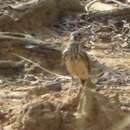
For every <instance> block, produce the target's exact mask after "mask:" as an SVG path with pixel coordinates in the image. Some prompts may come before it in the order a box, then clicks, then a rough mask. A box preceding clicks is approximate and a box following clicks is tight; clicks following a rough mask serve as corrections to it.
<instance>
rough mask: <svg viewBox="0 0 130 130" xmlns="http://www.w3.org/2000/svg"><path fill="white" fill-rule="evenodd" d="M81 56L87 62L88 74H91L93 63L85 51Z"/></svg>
mask: <svg viewBox="0 0 130 130" xmlns="http://www.w3.org/2000/svg"><path fill="white" fill-rule="evenodd" d="M80 56H81V58H82V59H83V61H84V62H85V64H86V67H87V68H88V72H89V73H90V74H91V63H90V59H89V57H88V54H87V53H86V52H85V51H81V52H80Z"/></svg>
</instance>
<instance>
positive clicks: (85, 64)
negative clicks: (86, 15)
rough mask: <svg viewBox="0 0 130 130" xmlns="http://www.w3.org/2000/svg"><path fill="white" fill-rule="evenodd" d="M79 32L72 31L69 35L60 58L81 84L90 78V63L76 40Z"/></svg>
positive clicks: (78, 37)
mask: <svg viewBox="0 0 130 130" xmlns="http://www.w3.org/2000/svg"><path fill="white" fill-rule="evenodd" d="M79 39H80V33H78V32H74V33H72V34H71V35H70V44H69V46H68V47H67V48H66V49H65V50H64V51H63V55H62V56H63V57H62V60H63V62H64V64H65V65H66V68H67V70H68V72H69V73H70V75H71V76H72V77H74V76H77V77H78V78H79V79H80V80H81V83H82V85H83V86H84V85H85V83H86V81H88V80H90V75H91V65H90V60H89V57H88V55H87V53H86V51H85V50H84V49H83V46H82V45H81V44H80V43H79V42H78V41H79Z"/></svg>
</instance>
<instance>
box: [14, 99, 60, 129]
mask: <svg viewBox="0 0 130 130" xmlns="http://www.w3.org/2000/svg"><path fill="white" fill-rule="evenodd" d="M17 121H18V122H17V123H18V124H17V123H16V124H15V125H14V126H13V127H14V128H15V129H18V130H60V125H61V121H62V120H61V114H60V112H58V111H56V107H55V106H54V105H53V104H52V103H50V102H46V101H36V102H34V103H30V104H27V105H26V106H24V109H23V110H22V111H21V113H20V117H19V119H18V120H17Z"/></svg>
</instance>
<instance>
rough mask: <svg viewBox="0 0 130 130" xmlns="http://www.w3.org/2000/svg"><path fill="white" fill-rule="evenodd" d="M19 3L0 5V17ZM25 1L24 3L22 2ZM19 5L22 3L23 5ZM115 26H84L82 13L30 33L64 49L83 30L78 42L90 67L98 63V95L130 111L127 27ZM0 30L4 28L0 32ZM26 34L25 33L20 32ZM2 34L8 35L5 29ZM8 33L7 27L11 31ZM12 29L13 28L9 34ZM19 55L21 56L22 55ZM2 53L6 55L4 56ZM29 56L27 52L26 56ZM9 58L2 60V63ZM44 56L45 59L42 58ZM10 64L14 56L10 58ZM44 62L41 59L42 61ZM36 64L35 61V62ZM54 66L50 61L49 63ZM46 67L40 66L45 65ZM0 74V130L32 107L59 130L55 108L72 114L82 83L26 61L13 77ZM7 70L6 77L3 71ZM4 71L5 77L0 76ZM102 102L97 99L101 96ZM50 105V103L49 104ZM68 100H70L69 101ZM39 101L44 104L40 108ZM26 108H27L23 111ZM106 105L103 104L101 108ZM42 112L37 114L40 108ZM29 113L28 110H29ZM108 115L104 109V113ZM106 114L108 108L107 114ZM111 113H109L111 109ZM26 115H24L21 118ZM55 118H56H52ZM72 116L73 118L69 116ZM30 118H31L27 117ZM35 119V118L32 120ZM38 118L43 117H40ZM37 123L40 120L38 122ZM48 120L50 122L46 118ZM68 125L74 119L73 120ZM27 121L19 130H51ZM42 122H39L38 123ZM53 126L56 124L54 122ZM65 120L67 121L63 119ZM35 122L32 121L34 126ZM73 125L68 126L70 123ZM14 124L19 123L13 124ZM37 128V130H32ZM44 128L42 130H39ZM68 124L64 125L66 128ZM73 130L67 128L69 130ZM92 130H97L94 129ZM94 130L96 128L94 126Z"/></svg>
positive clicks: (95, 71)
mask: <svg viewBox="0 0 130 130" xmlns="http://www.w3.org/2000/svg"><path fill="white" fill-rule="evenodd" d="M19 1H20V0H17V1H16V0H13V1H9V0H6V1H4V2H3V1H2V0H1V1H0V3H1V4H0V13H1V15H2V14H3V13H4V14H6V13H7V14H10V13H9V12H8V10H10V8H9V7H10V6H11V5H15V4H16V3H17V2H19ZM21 1H23V2H26V1H27V0H21ZM21 1H20V2H21ZM119 24H120V25H121V26H120V27H119V28H118V27H117V26H116V24H114V23H111V24H110V23H99V22H91V23H88V22H87V21H85V19H84V18H83V17H82V13H78V14H76V15H73V16H72V15H71V16H65V17H62V19H60V20H59V21H58V23H57V22H56V23H55V24H54V25H53V26H51V28H48V27H43V28H42V30H40V29H38V30H36V29H34V30H33V31H32V28H31V33H34V32H35V35H36V37H37V38H39V39H41V40H43V41H46V42H51V43H56V42H58V43H59V44H58V45H59V46H66V45H67V41H68V36H69V34H70V32H72V31H77V30H78V31H79V30H80V29H81V30H83V31H81V42H82V43H84V45H85V49H86V51H87V52H88V54H89V56H90V57H91V59H92V60H93V64H96V65H95V66H96V67H95V68H93V74H92V77H93V82H95V84H96V87H97V92H96V94H101V95H103V96H105V97H107V100H110V102H112V103H115V104H116V106H117V108H118V109H120V110H122V111H123V112H126V113H127V114H129V113H130V43H129V33H130V23H129V22H127V21H120V22H119ZM1 29H2V30H3V28H1ZM16 30H18V31H19V32H24V33H25V32H30V30H29V28H28V30H27V28H26V27H25V30H24V29H22V30H20V28H18V29H16ZM23 30H24V31H23ZM5 31H8V29H6V30H5ZM9 31H10V29H9ZM13 31H14V30H13ZM20 54H21V53H20ZM4 55H5V54H4ZM29 56H30V57H31V53H30V55H29ZM7 58H9V56H5V59H7ZM44 58H45V57H44ZM0 59H1V60H3V59H4V57H3V53H2V54H1V55H0ZM36 59H39V54H35V61H37V60H36ZM11 60H12V57H11ZM43 60H44V59H43ZM38 63H39V61H38ZM52 65H53V62H52ZM43 67H44V66H43ZM0 71H1V74H0V127H1V130H10V129H11V128H10V126H12V124H14V123H16V122H18V115H19V113H20V112H21V113H22V114H21V115H22V117H20V119H22V121H21V122H22V123H23V122H24V121H25V120H26V118H28V117H29V116H28V115H29V114H30V115H31V114H32V113H31V112H32V111H31V110H32V109H34V110H33V112H34V111H35V112H36V113H38V112H39V111H40V112H39V113H38V114H39V116H40V115H42V114H43V113H51V114H50V115H51V117H50V115H46V118H45V119H42V121H43V120H44V121H45V122H46V123H45V124H47V123H48V122H49V121H50V120H49V119H52V120H51V122H52V124H55V125H54V126H53V130H58V128H59V125H60V123H61V116H59V115H60V114H61V113H60V114H59V113H58V114H57V113H56V112H55V109H56V108H57V106H58V105H59V107H60V110H61V111H64V112H66V111H68V110H69V111H74V109H75V105H76V102H75V103H73V99H75V97H76V95H77V93H78V90H79V88H80V87H81V85H80V82H79V81H78V80H77V79H75V80H74V81H73V85H72V84H71V78H70V76H67V77H66V76H65V77H64V75H53V74H48V73H46V72H45V71H43V70H42V69H41V68H39V67H38V66H37V65H34V64H32V63H29V62H27V61H25V63H24V68H23V69H22V70H21V71H20V72H18V73H17V74H16V71H17V70H16V71H11V72H10V73H9V71H7V70H5V71H4V72H5V73H4V72H3V71H2V70H0ZM6 71H7V73H6ZM2 72H3V73H2ZM70 87H71V94H70V95H67V94H68V93H67V90H68V89H69V88H70ZM67 96H68V97H69V100H70V103H69V104H68V103H66V97H67ZM99 99H100V98H99ZM48 101H50V102H51V103H52V102H53V103H52V104H53V105H52V104H51V103H50V104H49V103H48ZM71 101H72V102H71ZM36 102H39V105H36V108H35V107H32V109H31V108H28V109H29V110H28V109H27V110H26V108H27V106H28V105H29V104H31V103H33V104H34V106H35V103H36ZM40 102H42V103H43V104H44V105H41V104H42V103H41V104H40ZM61 102H62V103H63V102H65V105H63V106H62V105H61ZM101 102H102V103H101V105H103V103H104V104H106V102H107V101H106V100H105V101H104V100H103V101H102V99H101ZM23 106H25V108H23ZM105 106H106V105H105ZM42 108H45V109H44V111H42V112H41V109H42ZM30 109H31V110H30ZM106 111H107V110H106ZM108 111H109V110H108ZM110 112H111V111H110ZM24 115H25V117H24ZM53 117H54V118H53ZM70 117H71V118H72V116H70ZM29 118H30V117H29ZM34 118H37V116H36V115H35V114H34V115H32V120H31V121H30V122H34V121H33V119H34ZM39 118H40V119H41V118H42V116H40V117H39ZM39 118H38V119H37V120H40V119H39ZM46 119H48V120H46ZM64 119H65V120H64V121H66V119H67V120H69V119H70V118H69V115H67V117H64ZM71 121H72V119H71ZM30 122H27V125H25V126H24V127H22V128H21V127H20V126H18V127H20V128H19V129H20V130H21V129H22V130H26V129H28V130H36V129H37V128H38V130H43V129H45V130H52V129H51V128H50V129H46V128H47V127H48V126H37V127H36V126H35V125H34V126H31V125H30V124H29V123H30ZM39 122H40V121H39ZM56 122H59V123H58V124H57V123H56ZM66 122H67V121H66ZM34 124H35V123H34ZM70 124H71V123H70ZM14 126H17V125H14ZM35 127H36V128H35ZM41 128H43V129H41ZM65 128H68V126H64V127H63V128H62V129H64V130H65ZM70 128H71V127H70ZM91 130H92V129H91ZM95 130H96V129H95ZM97 130H98V128H97Z"/></svg>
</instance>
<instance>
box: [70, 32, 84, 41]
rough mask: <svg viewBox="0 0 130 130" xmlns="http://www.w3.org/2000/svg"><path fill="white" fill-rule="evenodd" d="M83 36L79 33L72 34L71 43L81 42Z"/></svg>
mask: <svg viewBox="0 0 130 130" xmlns="http://www.w3.org/2000/svg"><path fill="white" fill-rule="evenodd" d="M81 38H82V34H81V33H80V32H79V31H75V32H72V33H71V34H70V41H80V40H81Z"/></svg>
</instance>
